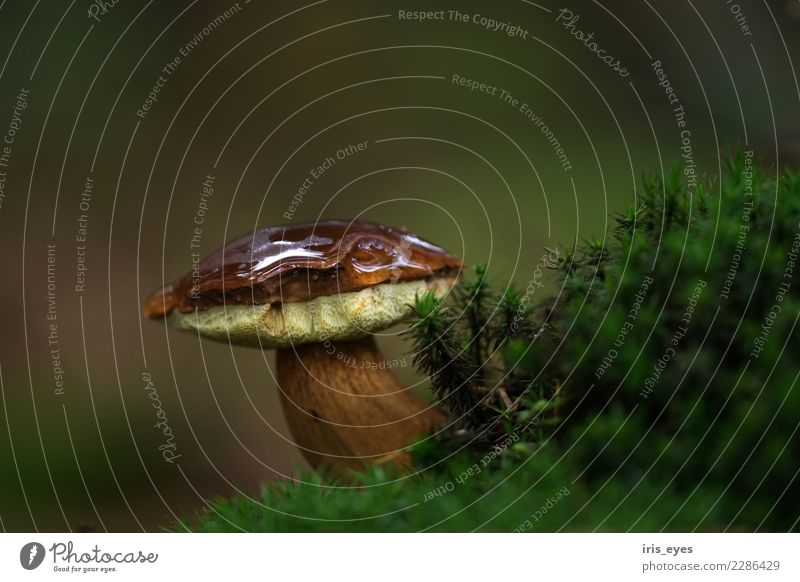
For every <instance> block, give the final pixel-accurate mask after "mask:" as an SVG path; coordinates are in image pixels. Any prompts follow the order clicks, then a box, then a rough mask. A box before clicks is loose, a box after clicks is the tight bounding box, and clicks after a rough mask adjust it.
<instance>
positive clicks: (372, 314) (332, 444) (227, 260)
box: [144, 220, 462, 476]
mask: <svg viewBox="0 0 800 582" xmlns="http://www.w3.org/2000/svg"><path fill="white" fill-rule="evenodd" d="M461 266H462V264H461V261H460V260H459V259H457V258H456V257H455V256H453V255H452V254H450V253H448V252H447V251H445V250H443V249H442V248H440V247H438V246H436V245H433V244H431V243H429V242H427V241H425V240H423V239H421V238H419V237H417V236H415V235H413V234H411V233H409V232H407V231H405V230H402V229H397V228H391V227H388V226H385V225H382V224H377V223H374V222H368V221H365V220H358V221H342V220H327V221H321V222H316V223H313V224H297V225H291V226H276V227H270V228H265V229H262V230H258V231H256V232H255V233H253V234H248V235H245V236H242V237H240V238H238V239H236V240H234V241H232V242H231V243H229V244H227V245H225V246H224V247H222V249H220V250H218V251H216V252H215V253H213V254H211V255H209V256H208V257H207V258H205V259H204V260H203V261H201V262H200V263H199V264H196V265H194V268H193V270H192V271H191V272H190V273H188V274H187V275H185V276H184V277H183V278H181V279H178V280H177V281H175V282H174V283H172V284H170V285H167V286H166V287H164V288H162V289H160V290H158V291H156V292H154V293H153V294H152V295H151V296H150V297H149V298H148V299H147V301H146V302H145V305H144V313H145V315H147V316H148V317H150V318H154V319H157V318H165V319H166V322H167V324H168V325H169V326H170V327H173V328H177V329H182V330H186V331H192V332H194V333H197V334H199V335H201V336H204V337H207V338H211V339H215V340H219V341H227V342H231V343H232V344H238V345H247V346H254V347H258V348H261V349H270V348H273V349H276V350H277V365H276V369H277V379H278V383H279V385H280V388H281V403H282V406H283V411H284V415H285V417H286V420H287V424H288V426H289V429H290V430H291V432H292V435H293V437H294V439H295V441H296V443H297V444H298V446H299V447H300V448H301V450H302V452H303V455H304V456H305V457H306V459H307V460H308V461H309V463H310V464H311V465H312V466H313V467H315V468H321V469H323V470H328V469H330V470H333V471H334V472H335V473H337V474H339V475H342V476H348V475H349V474H350V471H351V470H359V469H362V468H363V466H364V464H365V463H378V464H381V463H384V462H386V461H391V462H393V463H394V464H395V465H396V466H399V467H409V466H410V465H411V462H410V457H409V455H408V454H407V453H406V452H405V450H404V449H405V448H406V447H407V446H408V445H409V444H410V442H411V440H412V439H413V437H415V436H417V435H422V434H424V433H428V432H430V431H432V430H435V429H436V428H437V427H438V426H439V425H440V424H441V423H442V421H444V420H445V418H446V417H445V414H444V412H443V411H442V410H441V409H440V408H438V407H437V406H436V405H434V404H428V403H426V402H425V401H424V400H423V399H422V398H420V397H419V396H418V395H417V394H415V393H414V392H413V391H412V390H411V389H409V388H407V387H405V386H403V385H402V383H401V382H400V381H399V380H398V378H397V377H396V376H395V374H394V372H393V371H392V369H391V368H392V363H391V362H386V361H385V360H384V359H383V356H382V355H381V352H380V350H379V349H378V346H377V345H376V343H375V340H374V337H373V336H372V334H373V333H374V332H378V331H380V330H383V329H385V328H387V327H389V326H391V325H394V324H395V323H398V322H399V321H401V320H403V319H405V318H407V317H408V316H409V315H410V314H411V312H412V309H413V303H414V299H415V297H416V296H417V295H418V294H421V293H424V292H426V291H433V292H434V293H436V294H437V295H442V294H444V293H446V292H447V291H448V290H449V289H450V287H451V286H452V284H453V282H454V281H455V279H456V277H457V276H458V274H459V272H460V269H461Z"/></svg>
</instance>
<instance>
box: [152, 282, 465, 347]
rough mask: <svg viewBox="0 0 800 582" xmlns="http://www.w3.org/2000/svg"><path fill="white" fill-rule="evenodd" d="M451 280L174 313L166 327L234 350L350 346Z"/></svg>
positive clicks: (446, 286)
mask: <svg viewBox="0 0 800 582" xmlns="http://www.w3.org/2000/svg"><path fill="white" fill-rule="evenodd" d="M453 280H454V279H453V278H451V277H436V276H434V277H431V278H428V279H420V280H416V281H406V282H397V283H381V284H378V285H374V286H372V287H367V288H366V289H362V290H361V291H356V292H350V293H338V294H336V295H325V296H319V297H316V298H314V299H311V300H308V301H303V302H298V303H276V304H273V305H270V304H266V305H241V304H230V305H218V306H214V307H210V308H207V309H204V310H202V311H201V310H198V311H194V312H192V313H182V312H180V311H177V310H175V311H172V312H171V313H170V314H169V315H168V316H167V323H168V325H169V326H170V327H174V328H177V329H182V330H186V331H193V332H195V333H198V334H199V335H201V336H204V337H207V338H211V339H215V340H219V341H228V342H230V343H232V344H238V345H247V346H253V347H262V348H285V347H289V346H292V345H299V344H304V343H316V342H324V341H327V340H331V341H336V340H352V339H358V338H361V337H364V336H366V335H368V334H370V333H373V332H376V331H380V330H382V329H385V328H387V327H389V326H392V325H394V324H395V323H398V322H400V321H402V320H403V319H405V318H407V317H408V316H409V315H411V313H412V311H413V306H414V300H415V298H416V297H417V296H418V295H421V294H423V293H426V292H427V291H433V292H434V293H435V294H436V295H437V296H441V295H443V294H445V293H447V291H448V290H449V289H450V286H451V285H452V283H453Z"/></svg>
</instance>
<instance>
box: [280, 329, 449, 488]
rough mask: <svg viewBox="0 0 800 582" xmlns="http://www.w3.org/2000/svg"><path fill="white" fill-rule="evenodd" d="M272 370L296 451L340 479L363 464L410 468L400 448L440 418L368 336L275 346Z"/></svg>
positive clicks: (405, 454)
mask: <svg viewBox="0 0 800 582" xmlns="http://www.w3.org/2000/svg"><path fill="white" fill-rule="evenodd" d="M277 372H278V382H279V384H280V386H281V402H282V404H283V411H284V414H285V417H286V421H287V424H288V425H289V429H290V430H291V432H292V435H293V436H294V439H295V441H296V443H297V444H298V446H299V447H300V449H301V450H302V452H303V455H304V456H305V458H306V459H307V460H308V462H309V463H311V465H312V466H313V467H314V468H322V469H331V470H332V471H334V472H335V473H337V474H339V475H341V476H345V477H347V476H349V475H350V474H351V471H353V470H355V471H358V470H362V469H363V468H364V465H365V464H367V463H373V464H381V463H384V462H387V461H391V462H392V463H394V464H395V465H396V466H399V467H405V468H408V467H410V466H411V458H410V456H409V455H408V453H407V452H405V451H404V450H403V449H404V448H405V447H407V446H408V445H409V444H410V442H411V440H412V438H413V437H415V436H417V435H421V434H424V433H426V432H430V431H431V430H433V429H435V428H436V427H437V426H438V425H439V424H441V422H442V421H444V419H445V418H446V417H445V414H444V413H443V412H442V410H441V409H439V408H437V407H436V406H435V405H432V404H427V403H426V402H425V401H423V400H422V398H420V397H419V396H418V395H417V394H415V393H414V392H412V391H411V390H410V389H408V388H406V387H405V386H403V384H402V383H401V382H400V381H399V380H398V379H397V377H396V376H395V374H394V373H393V372H392V370H391V369H389V368H387V366H386V361H385V360H384V358H383V356H382V355H381V352H380V350H379V349H378V346H377V345H376V343H375V340H374V339H373V338H372V337H367V338H364V339H359V340H352V341H337V342H336V343H335V344H334V343H333V342H326V343H325V344H322V343H309V344H303V345H299V346H294V347H289V348H282V349H279V350H278V357H277Z"/></svg>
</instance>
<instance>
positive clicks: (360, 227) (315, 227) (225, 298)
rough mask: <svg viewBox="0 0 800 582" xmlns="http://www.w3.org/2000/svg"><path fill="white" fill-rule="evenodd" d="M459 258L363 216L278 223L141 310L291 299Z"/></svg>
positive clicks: (429, 271) (401, 277)
mask: <svg viewBox="0 0 800 582" xmlns="http://www.w3.org/2000/svg"><path fill="white" fill-rule="evenodd" d="M461 266H462V263H461V261H460V260H459V259H458V258H456V257H455V256H454V255H452V254H450V253H448V252H447V251H445V250H444V249H442V248H440V247H438V246H436V245H433V244H431V243H429V242H427V241H425V240H423V239H421V238H419V237H417V236H416V235H414V234H411V233H409V232H407V231H405V230H402V229H399V228H392V227H389V226H386V225H383V224H378V223H375V222H370V221H366V220H357V221H346V220H325V221H320V222H316V223H309V224H297V225H289V226H275V227H269V228H264V229H261V230H258V231H256V232H255V233H254V234H248V235H244V236H242V237H239V238H237V239H236V240H234V241H232V242H230V243H228V244H226V245H225V246H224V247H222V248H221V249H219V250H218V251H216V252H214V253H212V254H211V255H209V256H208V257H206V258H205V259H203V260H202V261H201V262H200V263H199V265H198V266H197V268H196V269H195V270H194V271H193V272H190V273H188V274H186V275H185V276H184V277H182V278H180V279H178V280H177V281H175V282H173V283H171V284H169V285H167V286H166V287H164V288H162V289H160V290H158V291H156V292H154V293H153V294H152V295H150V297H149V298H148V299H147V300H146V302H145V305H144V313H145V315H147V316H148V317H151V318H159V317H164V316H166V315H168V314H169V313H170V312H171V311H173V310H177V311H179V312H182V313H191V312H193V311H195V309H198V310H204V309H208V308H210V307H212V306H217V305H223V304H225V305H236V304H242V305H263V304H276V303H293V302H302V301H308V300H311V299H314V298H316V297H319V296H326V295H336V294H339V293H347V292H352V291H359V290H362V289H365V288H367V287H370V286H373V285H377V284H380V283H385V282H400V281H415V280H419V279H425V278H428V277H431V276H433V275H437V276H442V277H445V276H446V277H451V278H452V277H454V276H456V275H457V273H458V271H459V270H460V268H461Z"/></svg>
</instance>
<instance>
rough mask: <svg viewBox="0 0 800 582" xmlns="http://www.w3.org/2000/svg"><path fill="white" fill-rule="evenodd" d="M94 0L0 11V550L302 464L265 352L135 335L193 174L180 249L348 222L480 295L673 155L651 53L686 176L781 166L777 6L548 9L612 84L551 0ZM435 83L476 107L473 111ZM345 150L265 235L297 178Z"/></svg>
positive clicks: (793, 16) (588, 228)
mask: <svg viewBox="0 0 800 582" xmlns="http://www.w3.org/2000/svg"><path fill="white" fill-rule="evenodd" d="M99 6H100V4H95V3H90V2H86V1H75V2H48V3H47V4H44V3H36V4H35V5H34V4H33V3H29V2H23V1H20V0H7V1H6V2H4V3H2V4H0V66H2V69H0V87H1V88H2V91H1V92H0V132H2V133H4V134H5V135H6V136H8V132H7V130H9V131H10V130H11V129H13V130H14V135H13V143H12V144H7V145H9V147H10V151H9V150H6V151H7V157H8V160H7V163H6V165H5V166H4V167H2V168H0V169H2V170H3V171H5V172H6V175H5V182H4V189H3V190H2V192H3V194H4V197H3V198H2V205H1V206H0V244H2V249H3V258H4V261H5V268H4V274H5V283H4V284H3V285H2V286H0V294H1V296H2V305H3V307H2V325H0V378H1V379H2V408H3V415H0V425H2V426H0V520H2V527H3V528H4V529H5V530H9V531H18V530H32V529H39V530H55V531H61V530H78V529H86V530H95V531H103V530H121V531H137V530H140V529H146V530H153V529H157V528H158V527H159V526H160V525H164V524H166V523H168V522H170V521H172V520H174V519H175V518H176V517H177V516H181V515H184V514H186V513H189V512H192V511H194V510H196V509H197V508H200V507H202V506H203V505H204V500H205V499H207V498H210V497H215V496H221V495H228V494H230V493H231V492H234V491H242V492H245V493H252V492H257V491H258V488H259V484H260V483H261V482H263V481H267V480H271V479H281V478H285V477H286V476H290V475H292V474H294V473H295V471H296V470H297V467H299V466H302V463H303V461H302V460H301V458H300V457H299V455H298V454H297V452H296V450H295V448H294V446H293V445H292V440H291V436H290V435H289V434H288V432H287V429H286V426H285V424H284V422H283V419H282V414H281V411H280V404H279V400H278V392H277V387H276V385H275V381H274V378H273V374H272V368H271V366H272V362H273V355H272V354H271V353H264V354H262V353H260V352H258V351H256V350H249V349H245V348H233V349H232V348H231V347H229V346H227V345H224V344H213V343H210V342H202V343H201V342H199V341H198V339H197V338H194V337H192V336H190V335H181V334H173V333H167V332H166V330H165V328H164V326H163V324H162V323H160V322H153V321H148V320H143V319H142V316H141V310H140V306H141V303H142V300H143V298H144V297H145V296H146V295H147V294H148V293H149V292H150V291H152V290H153V289H154V288H156V287H158V286H160V285H161V284H163V283H164V282H166V281H170V280H172V279H174V278H176V277H178V276H180V275H182V274H183V273H185V272H186V271H188V270H189V269H190V267H191V252H192V251H191V248H190V240H191V237H192V234H193V232H194V228H195V226H196V224H195V218H196V217H198V216H199V214H198V209H199V208H200V206H199V205H200V204H201V201H202V197H201V194H202V184H203V182H204V181H205V180H207V177H208V176H213V191H214V193H213V196H212V197H211V198H210V199H209V200H208V208H207V210H205V212H204V214H203V222H202V227H201V231H202V232H201V237H200V252H201V254H202V255H205V254H207V253H210V252H211V251H213V250H215V249H216V248H218V247H219V246H220V245H221V244H222V243H223V242H224V241H225V240H229V239H231V238H233V237H234V236H237V235H240V234H242V233H245V232H249V231H252V230H253V229H254V228H259V227H263V226H268V225H273V224H281V223H285V222H301V221H313V220H316V219H319V218H335V217H343V218H351V217H357V216H364V217H366V218H369V219H372V220H376V221H380V222H385V223H389V224H393V225H398V226H405V227H407V228H409V229H410V230H412V231H415V232H417V233H418V234H420V235H421V236H423V237H425V238H428V239H430V240H432V241H434V242H436V243H438V244H440V245H441V246H443V247H445V248H447V249H449V250H451V251H453V252H455V253H457V254H459V255H461V256H462V257H463V258H464V259H465V260H466V261H467V262H486V263H488V266H489V270H490V273H491V274H492V275H493V276H494V277H496V278H497V279H498V280H499V281H500V282H503V281H509V280H512V279H513V280H517V281H519V282H521V283H525V282H527V281H528V280H529V279H530V277H531V273H532V272H533V271H534V269H535V267H536V264H537V263H538V262H539V260H540V257H541V255H542V252H543V247H544V246H546V245H552V244H557V243H571V242H573V241H575V240H576V239H577V238H580V237H583V236H587V235H590V234H602V233H603V232H604V231H605V229H606V227H607V224H608V223H607V216H608V214H609V213H610V212H614V211H619V210H621V209H622V208H623V207H624V206H625V205H626V204H627V203H630V202H632V201H633V200H634V196H635V185H636V184H637V183H638V180H639V177H640V175H641V174H642V173H643V172H654V173H659V172H661V171H662V168H665V167H668V166H671V165H673V164H676V163H685V162H682V161H681V159H682V158H681V154H682V152H681V149H680V147H681V137H680V131H679V130H678V128H677V127H676V123H675V119H674V115H673V111H672V106H671V105H670V104H669V102H668V100H667V96H666V94H665V92H664V88H663V87H661V86H659V84H658V79H657V78H656V75H655V73H654V72H653V69H652V67H651V64H652V63H653V61H656V60H659V61H661V64H662V66H663V69H664V71H665V72H666V74H667V75H668V77H669V81H670V84H671V86H672V87H673V89H674V91H675V94H676V95H677V96H678V98H679V101H680V104H681V105H682V106H683V107H684V109H685V111H686V120H687V124H688V125H687V128H688V129H689V130H690V132H691V147H692V160H693V161H694V162H695V163H696V164H697V169H698V172H705V173H708V174H711V175H714V174H716V173H717V171H718V168H719V156H720V153H721V152H724V151H729V150H736V149H740V148H747V149H754V150H756V152H757V153H758V155H760V156H763V157H765V158H766V159H768V160H770V161H773V162H777V163H779V164H784V163H797V162H798V161H799V158H800V108H799V106H800V101H799V100H800V92H799V91H798V85H797V77H796V73H795V71H794V68H793V62H794V63H796V62H798V61H800V4H798V2H787V1H783V0H781V1H772V2H756V1H740V2H738V4H736V5H735V6H737V7H738V10H739V12H738V13H739V14H741V15H742V16H741V17H740V20H739V21H737V19H736V15H735V14H734V13H732V10H731V4H727V3H725V2H723V1H721V0H717V1H710V0H703V1H700V2H693V3H689V2H666V1H660V2H649V3H648V2H642V3H638V2H637V3H625V5H624V6H617V5H612V4H611V3H603V4H598V3H594V2H575V3H572V4H571V5H569V6H567V8H569V10H570V11H572V13H573V14H575V15H579V17H580V18H579V20H578V21H577V22H575V23H574V24H575V29H576V30H582V31H584V32H586V33H589V32H593V33H594V40H595V41H596V42H597V44H598V45H599V47H602V48H603V49H604V50H606V51H607V53H608V54H610V55H614V56H615V58H618V59H619V60H620V61H621V62H622V63H623V64H624V65H625V66H626V67H627V69H628V70H629V71H630V75H629V76H628V77H624V78H623V77H621V76H620V75H618V74H616V73H614V72H613V70H611V69H610V68H609V67H607V66H606V65H605V64H604V63H603V62H601V61H600V60H599V59H598V58H597V57H596V56H595V55H594V54H593V53H592V52H590V51H589V50H588V49H587V47H586V46H585V44H584V43H582V42H580V41H579V40H578V39H576V38H575V37H574V36H573V35H571V34H570V31H569V30H568V29H566V28H565V27H564V22H563V21H561V22H559V21H557V19H558V17H559V12H558V11H559V10H561V9H562V8H564V6H562V5H556V4H552V3H548V2H541V3H538V4H534V3H530V2H525V1H522V0H519V1H508V2H494V3H490V2H458V3H450V4H448V3H441V2H436V3H422V2H417V3H412V2H409V3H406V2H366V1H364V2H336V1H322V2H315V3H308V4H304V5H301V4H296V3H287V2H270V3H260V2H257V1H252V2H239V3H231V2H208V1H206V2H202V1H195V2H163V1H162V2H149V3H133V2H119V3H117V4H116V5H114V6H111V4H110V3H108V4H107V6H106V7H105V8H100V7H99ZM401 10H402V11H415V10H444V11H445V12H444V14H445V19H444V20H431V21H425V22H418V21H416V22H415V21H410V20H406V19H404V18H402V17H401V16H400V12H399V11H401ZM450 10H458V11H459V12H461V13H463V14H467V15H468V16H469V18H468V21H467V22H462V21H457V20H451V19H450V18H449V14H450V13H449V12H448V11H450ZM226 11H227V13H226ZM90 14H94V17H92V16H90ZM474 15H485V16H486V17H488V18H492V19H494V20H496V21H498V22H505V23H509V24H511V25H516V26H519V27H521V28H520V30H521V31H524V32H525V34H524V37H525V38H521V37H520V36H517V37H510V36H508V35H506V34H503V32H502V30H498V31H493V30H490V29H487V28H485V27H483V26H481V24H480V19H478V22H477V23H476V22H473V20H472V16H474ZM742 17H744V18H746V20H744V21H743V20H741V18H742ZM745 22H746V25H747V26H748V27H749V28H748V29H747V31H745V30H743V29H742V28H741V25H742V23H745ZM748 32H749V34H748ZM182 50H183V52H184V55H183V56H181V51H182ZM176 56H180V57H181V61H180V63H178V64H177V65H176V66H175V67H174V68H173V69H172V70H170V72H168V73H167V72H164V67H166V66H167V65H168V64H169V63H170V62H173V63H174V62H175V61H174V60H175V58H176ZM160 75H161V80H159V76H160ZM453 75H458V76H459V77H463V78H467V79H470V80H475V81H477V82H479V83H486V84H487V86H489V87H497V88H498V90H497V91H496V92H495V94H494V95H491V94H489V93H487V92H481V91H479V90H475V91H471V90H469V89H468V88H466V87H464V86H460V85H458V84H457V83H453ZM159 83H160V85H161V86H159V92H158V93H157V95H156V100H155V101H154V102H152V103H151V107H150V108H149V110H148V111H146V112H145V111H143V110H142V108H143V105H144V104H145V102H146V100H147V99H148V94H149V93H150V92H151V91H152V90H153V87H154V86H158V84H159ZM23 90H28V92H29V93H28V96H27V99H26V100H25V103H26V106H25V108H22V107H21V105H19V103H18V98H17V96H18V95H19V94H20V92H21V91H23ZM502 90H505V91H507V92H508V93H509V94H511V95H513V96H514V98H516V99H517V100H518V103H517V105H514V104H512V103H509V102H508V101H504V100H503V99H501V98H500V92H501V91H502ZM490 92H491V91H490ZM522 103H526V104H528V106H529V109H530V110H532V111H533V112H535V113H536V114H537V115H538V116H540V117H541V119H542V120H543V123H544V124H546V125H547V127H548V128H549V129H550V130H551V131H552V136H549V135H545V133H543V132H542V130H541V126H537V125H536V124H534V123H533V122H532V121H531V120H530V119H528V118H526V116H525V115H524V114H523V112H522V111H520V106H521V104H522ZM15 107H16V116H15ZM140 110H142V115H137V111H140ZM548 138H549V139H548ZM554 139H555V140H558V142H559V143H560V145H561V147H562V148H563V150H564V156H565V157H566V158H567V159H568V161H569V169H567V170H565V168H564V165H563V164H562V161H563V158H562V161H559V158H558V155H556V153H555V151H554V146H553V141H552V140H554ZM361 142H367V147H366V149H365V150H364V151H361V152H359V153H356V154H354V155H351V156H347V157H345V158H344V159H341V160H339V159H337V160H336V163H335V164H334V165H333V166H332V167H331V169H330V170H328V171H326V172H325V173H324V174H323V175H322V176H321V177H320V178H319V179H317V180H315V181H314V183H313V185H312V187H311V188H310V189H309V191H308V192H307V193H306V194H305V195H304V196H303V199H302V202H301V203H300V204H299V205H297V208H296V210H295V212H294V213H293V214H290V218H287V217H286V214H285V213H287V212H288V211H289V210H290V208H291V207H290V205H291V204H292V200H293V197H294V196H295V193H296V192H297V190H298V188H299V187H300V185H301V184H302V183H303V181H304V180H305V179H306V178H307V177H308V176H309V174H310V172H311V171H312V169H314V168H316V167H317V166H318V165H319V164H320V163H321V162H322V161H323V160H325V158H326V157H334V158H335V157H336V152H337V151H338V150H340V149H341V148H344V147H346V146H347V145H348V144H357V143H361ZM0 153H1V152H0ZM87 177H88V178H91V180H92V183H93V188H92V190H91V195H90V196H89V197H88V200H84V201H85V202H88V206H87V205H84V206H83V207H82V206H81V202H82V194H83V192H84V189H85V184H86V181H87ZM82 215H85V220H81V216H82ZM83 227H85V229H86V242H85V243H83V242H81V241H77V240H76V236H78V235H79V234H81V233H80V229H81V228H83ZM84 244H85V249H83V248H81V245H84ZM48 245H55V247H54V248H55V251H54V254H53V255H51V256H53V257H54V259H53V260H54V265H55V267H54V270H53V271H52V272H51V281H50V282H51V283H52V286H51V289H50V291H51V295H50V297H49V300H50V303H48ZM84 250H85V253H86V254H85V261H84V262H83V263H82V264H83V265H84V266H85V267H86V271H85V272H84V275H85V287H84V288H83V290H80V291H78V290H76V284H77V283H79V282H80V277H81V276H83V275H79V273H78V268H79V267H78V265H79V264H81V259H83V258H84V256H83V255H82V254H81V253H83V252H84ZM53 300H54V301H55V314H56V319H55V320H52V319H48V314H49V313H51V311H50V310H49V307H50V306H52V305H53V303H52V301H53ZM52 324H55V325H56V326H57V329H55V330H53V329H52V328H51V327H50V326H51V325H52ZM53 339H57V343H53V342H52V340H53ZM48 340H51V341H50V342H49V341H48ZM381 342H382V343H383V345H384V347H385V349H386V352H387V356H388V357H402V356H403V355H405V354H406V351H407V350H408V346H407V345H405V344H404V343H403V342H402V341H401V340H399V339H397V338H396V337H395V334H394V333H392V332H389V333H387V334H386V336H385V337H384V338H382V339H381ZM54 348H56V349H58V350H59V351H58V352H57V355H58V357H59V363H60V367H61V368H62V369H63V381H64V386H63V394H59V393H58V391H59V390H60V389H59V388H58V387H57V386H56V384H55V381H56V378H55V377H54V372H53V355H54V353H53V351H52V350H53V349H54ZM399 372H400V374H401V375H402V376H403V377H404V379H405V380H407V381H414V380H419V378H415V374H414V372H413V370H411V369H410V368H405V369H401V370H400V371H399ZM145 373H146V374H149V377H150V378H151V379H152V382H153V384H154V386H155V388H156V390H157V393H158V396H159V400H160V402H161V405H162V410H163V411H164V414H165V415H166V418H167V419H168V424H169V426H170V428H171V430H172V432H173V433H174V443H175V452H176V453H177V454H179V455H180V457H179V459H177V460H176V462H174V463H168V462H165V461H164V460H163V457H162V455H161V452H160V451H159V446H160V445H162V444H163V437H162V435H161V434H160V433H159V432H158V430H156V428H155V427H154V423H156V422H157V420H158V419H157V418H156V411H155V410H154V408H153V406H152V400H151V398H150V397H149V396H148V392H147V391H146V390H145V388H146V386H147V385H148V384H147V382H146V381H145V380H143V374H145Z"/></svg>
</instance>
